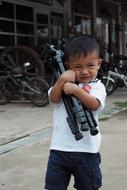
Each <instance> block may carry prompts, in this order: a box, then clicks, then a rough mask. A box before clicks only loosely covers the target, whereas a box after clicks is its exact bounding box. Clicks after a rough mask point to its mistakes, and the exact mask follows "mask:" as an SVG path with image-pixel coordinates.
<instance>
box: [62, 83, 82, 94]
mask: <svg viewBox="0 0 127 190" xmlns="http://www.w3.org/2000/svg"><path fill="white" fill-rule="evenodd" d="M78 89H79V86H78V85H77V84H75V83H71V82H66V83H65V84H64V86H63V91H64V93H65V94H68V95H71V94H72V95H74V94H75V92H76V91H77V90H78Z"/></svg>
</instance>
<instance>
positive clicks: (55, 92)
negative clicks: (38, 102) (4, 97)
mask: <svg viewBox="0 0 127 190" xmlns="http://www.w3.org/2000/svg"><path fill="white" fill-rule="evenodd" d="M66 82H75V73H74V71H72V70H68V71H66V72H64V73H63V74H62V75H60V76H59V78H58V80H57V81H56V83H55V84H54V86H53V88H52V90H51V93H50V100H51V102H53V103H59V102H60V100H61V96H62V92H63V86H64V85H65V83H66Z"/></svg>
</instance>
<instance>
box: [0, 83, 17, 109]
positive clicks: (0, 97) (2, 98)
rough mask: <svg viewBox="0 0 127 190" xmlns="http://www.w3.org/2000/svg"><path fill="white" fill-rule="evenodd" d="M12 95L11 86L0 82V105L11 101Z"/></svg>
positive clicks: (12, 89)
mask: <svg viewBox="0 0 127 190" xmlns="http://www.w3.org/2000/svg"><path fill="white" fill-rule="evenodd" d="M13 94H14V87H13V84H12V83H11V82H10V81H8V80H5V81H0V105H4V104H6V103H8V102H10V101H11V99H12V97H13Z"/></svg>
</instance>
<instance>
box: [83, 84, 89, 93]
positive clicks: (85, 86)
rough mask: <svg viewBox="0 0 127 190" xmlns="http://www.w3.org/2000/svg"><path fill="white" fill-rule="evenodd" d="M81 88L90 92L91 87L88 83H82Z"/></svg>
mask: <svg viewBox="0 0 127 190" xmlns="http://www.w3.org/2000/svg"><path fill="white" fill-rule="evenodd" d="M82 89H83V90H84V91H85V92H87V93H89V92H90V89H91V86H89V85H84V86H83V87H82Z"/></svg>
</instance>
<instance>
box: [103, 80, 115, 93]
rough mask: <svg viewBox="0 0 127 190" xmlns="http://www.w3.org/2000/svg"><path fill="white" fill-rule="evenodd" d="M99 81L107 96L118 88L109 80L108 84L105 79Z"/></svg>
mask: <svg viewBox="0 0 127 190" xmlns="http://www.w3.org/2000/svg"><path fill="white" fill-rule="evenodd" d="M101 81H102V83H103V84H104V85H105V88H106V93H107V96H109V95H111V94H112V93H113V92H114V91H115V90H116V89H117V88H118V86H117V85H116V84H115V83H114V82H112V81H111V80H109V82H108V84H107V79H106V78H102V79H101Z"/></svg>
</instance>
